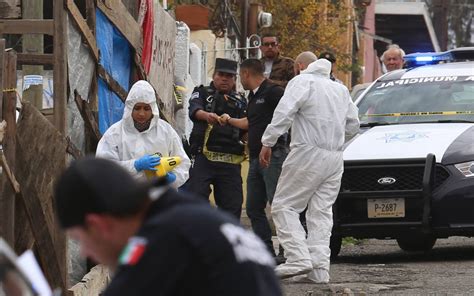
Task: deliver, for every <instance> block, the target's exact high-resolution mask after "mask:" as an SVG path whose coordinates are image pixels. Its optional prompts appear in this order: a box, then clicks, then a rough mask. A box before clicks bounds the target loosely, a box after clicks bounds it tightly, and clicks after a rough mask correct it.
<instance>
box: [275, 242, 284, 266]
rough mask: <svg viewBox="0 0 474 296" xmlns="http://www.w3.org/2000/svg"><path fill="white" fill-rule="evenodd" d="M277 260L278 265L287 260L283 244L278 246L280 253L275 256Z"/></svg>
mask: <svg viewBox="0 0 474 296" xmlns="http://www.w3.org/2000/svg"><path fill="white" fill-rule="evenodd" d="M275 262H276V265H280V264H282V263H285V262H286V258H285V250H283V247H282V246H281V245H279V246H278V255H276V256H275Z"/></svg>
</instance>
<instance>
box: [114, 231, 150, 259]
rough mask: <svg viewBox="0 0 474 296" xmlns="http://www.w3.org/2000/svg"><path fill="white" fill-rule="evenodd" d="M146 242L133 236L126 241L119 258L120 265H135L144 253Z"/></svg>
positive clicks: (142, 238)
mask: <svg viewBox="0 0 474 296" xmlns="http://www.w3.org/2000/svg"><path fill="white" fill-rule="evenodd" d="M147 243H148V241H147V240H146V239H145V238H144V237H139V236H134V237H132V238H130V239H129V240H128V244H127V245H126V246H125V248H124V249H123V251H122V253H121V254H120V257H119V264H121V265H135V264H137V263H138V261H140V258H141V257H142V255H143V253H144V252H145V249H146V245H147Z"/></svg>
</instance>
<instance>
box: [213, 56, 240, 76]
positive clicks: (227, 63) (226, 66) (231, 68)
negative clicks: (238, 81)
mask: <svg viewBox="0 0 474 296" xmlns="http://www.w3.org/2000/svg"><path fill="white" fill-rule="evenodd" d="M215 69H216V70H215V72H223V73H230V74H234V75H236V74H237V62H236V61H233V60H229V59H221V58H217V59H216V67H215Z"/></svg>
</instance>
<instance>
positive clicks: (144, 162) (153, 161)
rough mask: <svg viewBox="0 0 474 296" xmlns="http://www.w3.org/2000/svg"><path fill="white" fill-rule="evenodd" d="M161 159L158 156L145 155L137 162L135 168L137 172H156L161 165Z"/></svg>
mask: <svg viewBox="0 0 474 296" xmlns="http://www.w3.org/2000/svg"><path fill="white" fill-rule="evenodd" d="M160 160H161V158H160V157H159V156H157V155H149V154H147V155H145V156H143V157H141V158H139V159H137V160H135V163H134V166H135V169H136V170H137V172H140V171H143V170H149V171H156V168H155V167H156V166H157V165H159V164H160Z"/></svg>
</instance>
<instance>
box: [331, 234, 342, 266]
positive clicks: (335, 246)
mask: <svg viewBox="0 0 474 296" xmlns="http://www.w3.org/2000/svg"><path fill="white" fill-rule="evenodd" d="M341 246H342V237H341V236H338V235H331V240H330V241H329V248H330V249H331V260H336V258H337V256H338V255H339V252H340V251H341Z"/></svg>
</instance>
